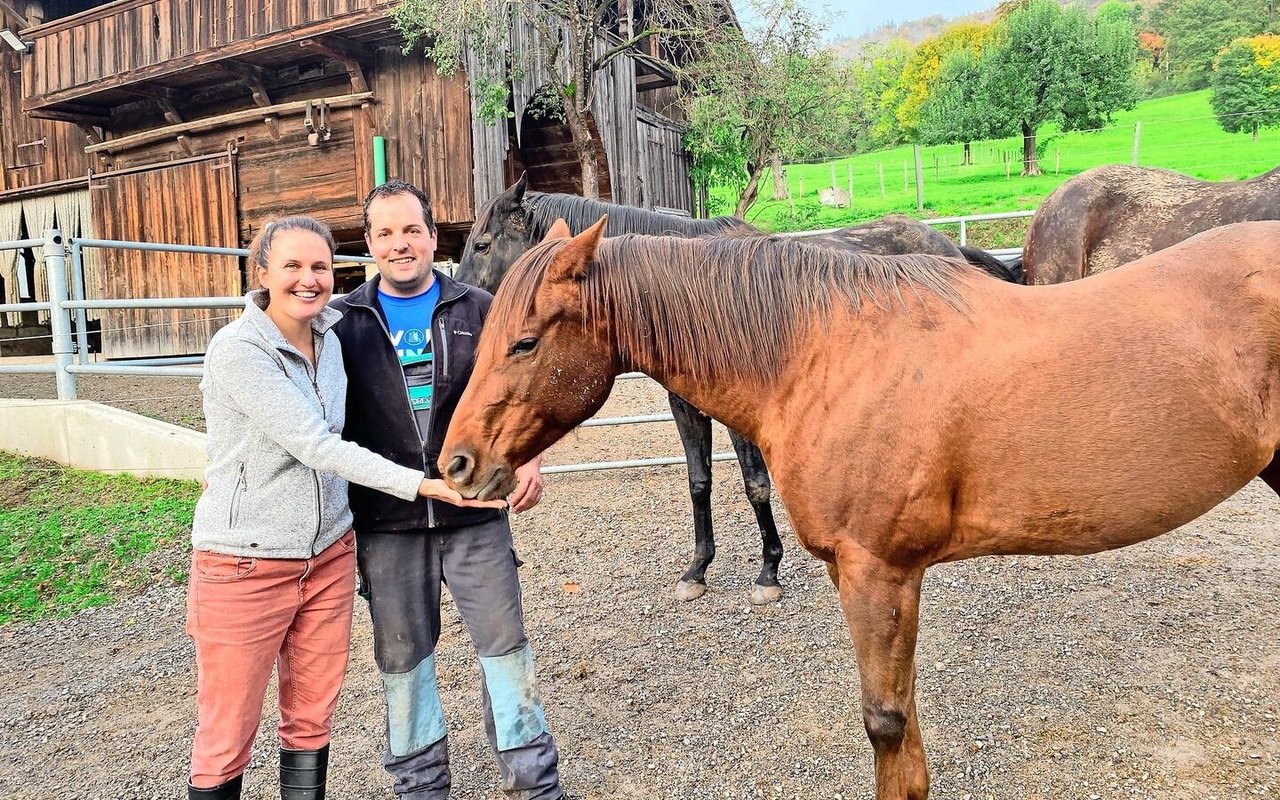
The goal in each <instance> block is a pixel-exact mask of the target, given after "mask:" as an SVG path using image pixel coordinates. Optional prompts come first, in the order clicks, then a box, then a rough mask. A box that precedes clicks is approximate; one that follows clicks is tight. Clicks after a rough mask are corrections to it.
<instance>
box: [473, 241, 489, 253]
mask: <svg viewBox="0 0 1280 800" xmlns="http://www.w3.org/2000/svg"><path fill="white" fill-rule="evenodd" d="M488 250H489V243H488V242H476V246H475V251H476V252H477V253H484V252H488Z"/></svg>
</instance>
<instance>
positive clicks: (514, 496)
mask: <svg viewBox="0 0 1280 800" xmlns="http://www.w3.org/2000/svg"><path fill="white" fill-rule="evenodd" d="M541 469H542V456H538V457H537V458H535V459H533V460H532V461H530V462H529V463H528V464H525V465H524V466H522V467H520V468H519V469H517V470H516V490H515V491H514V492H512V493H511V496H510V497H509V498H507V499H508V500H509V501H510V502H511V510H512V511H514V512H515V513H517V514H519V513H520V512H522V511H528V510H529V509H531V508H533V507H534V506H536V505H537V504H538V503H539V502H540V501H541V500H542V472H541Z"/></svg>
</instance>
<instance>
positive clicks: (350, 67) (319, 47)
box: [301, 36, 369, 92]
mask: <svg viewBox="0 0 1280 800" xmlns="http://www.w3.org/2000/svg"><path fill="white" fill-rule="evenodd" d="M301 44H302V46H303V47H305V48H307V49H308V50H315V51H316V52H317V53H323V54H324V55H326V56H328V57H329V58H332V59H333V60H334V61H337V62H338V63H339V64H341V65H342V66H343V67H344V68H345V69H346V70H347V76H348V77H350V78H351V91H353V92H367V91H369V82H368V81H366V80H365V78H364V70H363V69H362V68H361V66H360V59H359V58H358V57H357V56H356V55H355V53H356V52H357V51H358V50H359V47H358V46H357V45H356V44H355V43H354V42H347V41H346V40H344V39H341V38H339V37H337V36H325V37H316V38H315V39H306V40H304V41H302V42H301Z"/></svg>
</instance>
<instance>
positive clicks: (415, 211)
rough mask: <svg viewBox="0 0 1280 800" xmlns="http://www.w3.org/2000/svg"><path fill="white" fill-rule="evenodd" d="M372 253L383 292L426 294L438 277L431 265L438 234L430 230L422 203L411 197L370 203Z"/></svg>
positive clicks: (397, 196) (368, 241)
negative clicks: (423, 212) (379, 274)
mask: <svg viewBox="0 0 1280 800" xmlns="http://www.w3.org/2000/svg"><path fill="white" fill-rule="evenodd" d="M364 241H365V244H367V245H368V246H369V254H370V255H372V256H373V260H374V261H376V262H377V264H378V272H379V273H381V274H382V286H381V289H382V291H384V292H386V293H387V294H390V295H398V296H400V297H413V296H415V295H419V294H421V293H422V292H424V291H426V290H427V289H428V288H429V287H430V286H431V282H432V281H434V280H435V275H434V274H433V273H432V272H431V263H432V261H433V260H434V258H435V253H436V234H435V232H434V231H432V230H430V229H428V227H427V221H426V219H424V218H423V216H422V204H421V203H420V202H418V198H416V197H414V196H413V195H411V194H393V195H391V196H390V197H379V198H377V199H375V200H374V201H373V202H372V203H370V204H369V232H368V233H366V234H365V236H364Z"/></svg>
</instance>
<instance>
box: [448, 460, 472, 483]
mask: <svg viewBox="0 0 1280 800" xmlns="http://www.w3.org/2000/svg"><path fill="white" fill-rule="evenodd" d="M474 464H475V462H474V460H473V459H472V458H471V457H470V456H466V455H462V454H458V455H456V456H454V457H453V458H451V459H449V468H448V469H446V470H445V475H447V476H448V477H449V479H450V480H452V481H453V482H454V483H466V479H467V477H468V476H469V475H470V474H471V469H472V467H473V466H474Z"/></svg>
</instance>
